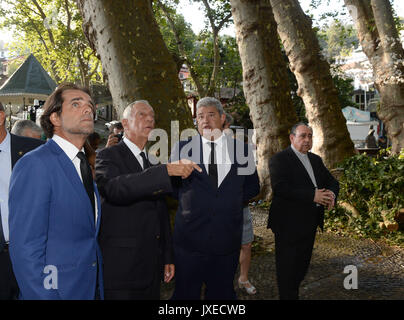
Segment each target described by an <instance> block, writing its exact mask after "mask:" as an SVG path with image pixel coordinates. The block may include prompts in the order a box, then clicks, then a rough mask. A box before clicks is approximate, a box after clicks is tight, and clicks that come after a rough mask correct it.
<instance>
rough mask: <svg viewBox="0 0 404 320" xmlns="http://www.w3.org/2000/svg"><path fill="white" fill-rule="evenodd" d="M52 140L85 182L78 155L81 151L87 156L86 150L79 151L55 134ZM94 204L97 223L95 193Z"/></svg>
mask: <svg viewBox="0 0 404 320" xmlns="http://www.w3.org/2000/svg"><path fill="white" fill-rule="evenodd" d="M52 140H53V141H55V142H56V143H57V145H58V146H59V147H60V148H61V149H62V150H63V151H64V153H66V155H67V157H68V158H69V159H70V160H71V161H72V162H73V165H74V167H75V168H76V171H77V174H78V175H79V177H80V180H81V182H83V178H82V176H81V170H80V159H79V158H78V157H77V154H78V153H79V152H80V151H81V152H83V153H84V154H85V152H84V148H81V150H79V149H77V147H76V146H75V145H74V144H72V143H71V142H69V141H67V140H66V139H63V138H62V137H60V136H58V135H56V134H54V135H53V137H52ZM94 200H95V202H94V204H95V221H97V216H98V208H97V197H96V196H95V193H94Z"/></svg>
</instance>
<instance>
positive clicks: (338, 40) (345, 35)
mask: <svg viewBox="0 0 404 320" xmlns="http://www.w3.org/2000/svg"><path fill="white" fill-rule="evenodd" d="M317 36H318V38H319V43H320V46H321V48H322V50H323V53H324V55H325V56H326V58H327V59H328V60H329V61H330V60H333V59H334V58H335V57H337V56H349V55H350V54H351V53H352V50H353V49H356V48H357V47H358V45H359V39H358V37H357V34H356V30H355V29H354V27H353V25H349V24H344V23H343V22H341V21H339V20H335V21H333V22H332V23H331V25H330V26H327V25H325V26H323V27H322V29H321V30H319V31H318V32H317Z"/></svg>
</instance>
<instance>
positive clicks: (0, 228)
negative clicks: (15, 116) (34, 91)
mask: <svg viewBox="0 0 404 320" xmlns="http://www.w3.org/2000/svg"><path fill="white" fill-rule="evenodd" d="M5 124H6V114H5V112H4V107H3V105H2V104H1V103H0V172H1V174H0V217H1V218H0V300H11V299H17V297H18V285H17V281H16V280H15V276H14V273H13V270H12V267H11V261H10V255H9V252H8V243H9V228H8V189H9V184H10V176H11V170H12V169H13V167H14V165H15V164H16V162H17V161H18V159H20V158H21V157H22V156H23V155H24V154H25V153H27V152H29V151H31V150H33V149H35V148H36V147H38V146H40V145H41V144H43V141H41V140H37V139H31V138H26V137H20V136H16V135H14V134H10V133H9V132H7V130H6V125H5Z"/></svg>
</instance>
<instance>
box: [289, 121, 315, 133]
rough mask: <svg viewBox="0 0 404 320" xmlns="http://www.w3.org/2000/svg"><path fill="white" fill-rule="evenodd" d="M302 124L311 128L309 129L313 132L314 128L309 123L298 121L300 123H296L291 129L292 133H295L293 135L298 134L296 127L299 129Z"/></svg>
mask: <svg viewBox="0 0 404 320" xmlns="http://www.w3.org/2000/svg"><path fill="white" fill-rule="evenodd" d="M300 126H305V127H307V128H309V129H310V130H311V132H313V128H312V127H310V126H309V125H308V124H307V123H304V122H298V123H296V124H295V125H294V126H293V127H292V129H290V134H293V135H294V136H295V135H296V129H297V128H298V127H300Z"/></svg>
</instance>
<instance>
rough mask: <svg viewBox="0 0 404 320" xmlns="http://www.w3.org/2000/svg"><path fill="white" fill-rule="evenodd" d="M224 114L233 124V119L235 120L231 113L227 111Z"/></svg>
mask: <svg viewBox="0 0 404 320" xmlns="http://www.w3.org/2000/svg"><path fill="white" fill-rule="evenodd" d="M224 114H225V115H226V123H228V124H229V125H232V124H233V121H234V119H233V117H232V115H231V114H230V113H227V112H225V113H224Z"/></svg>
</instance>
